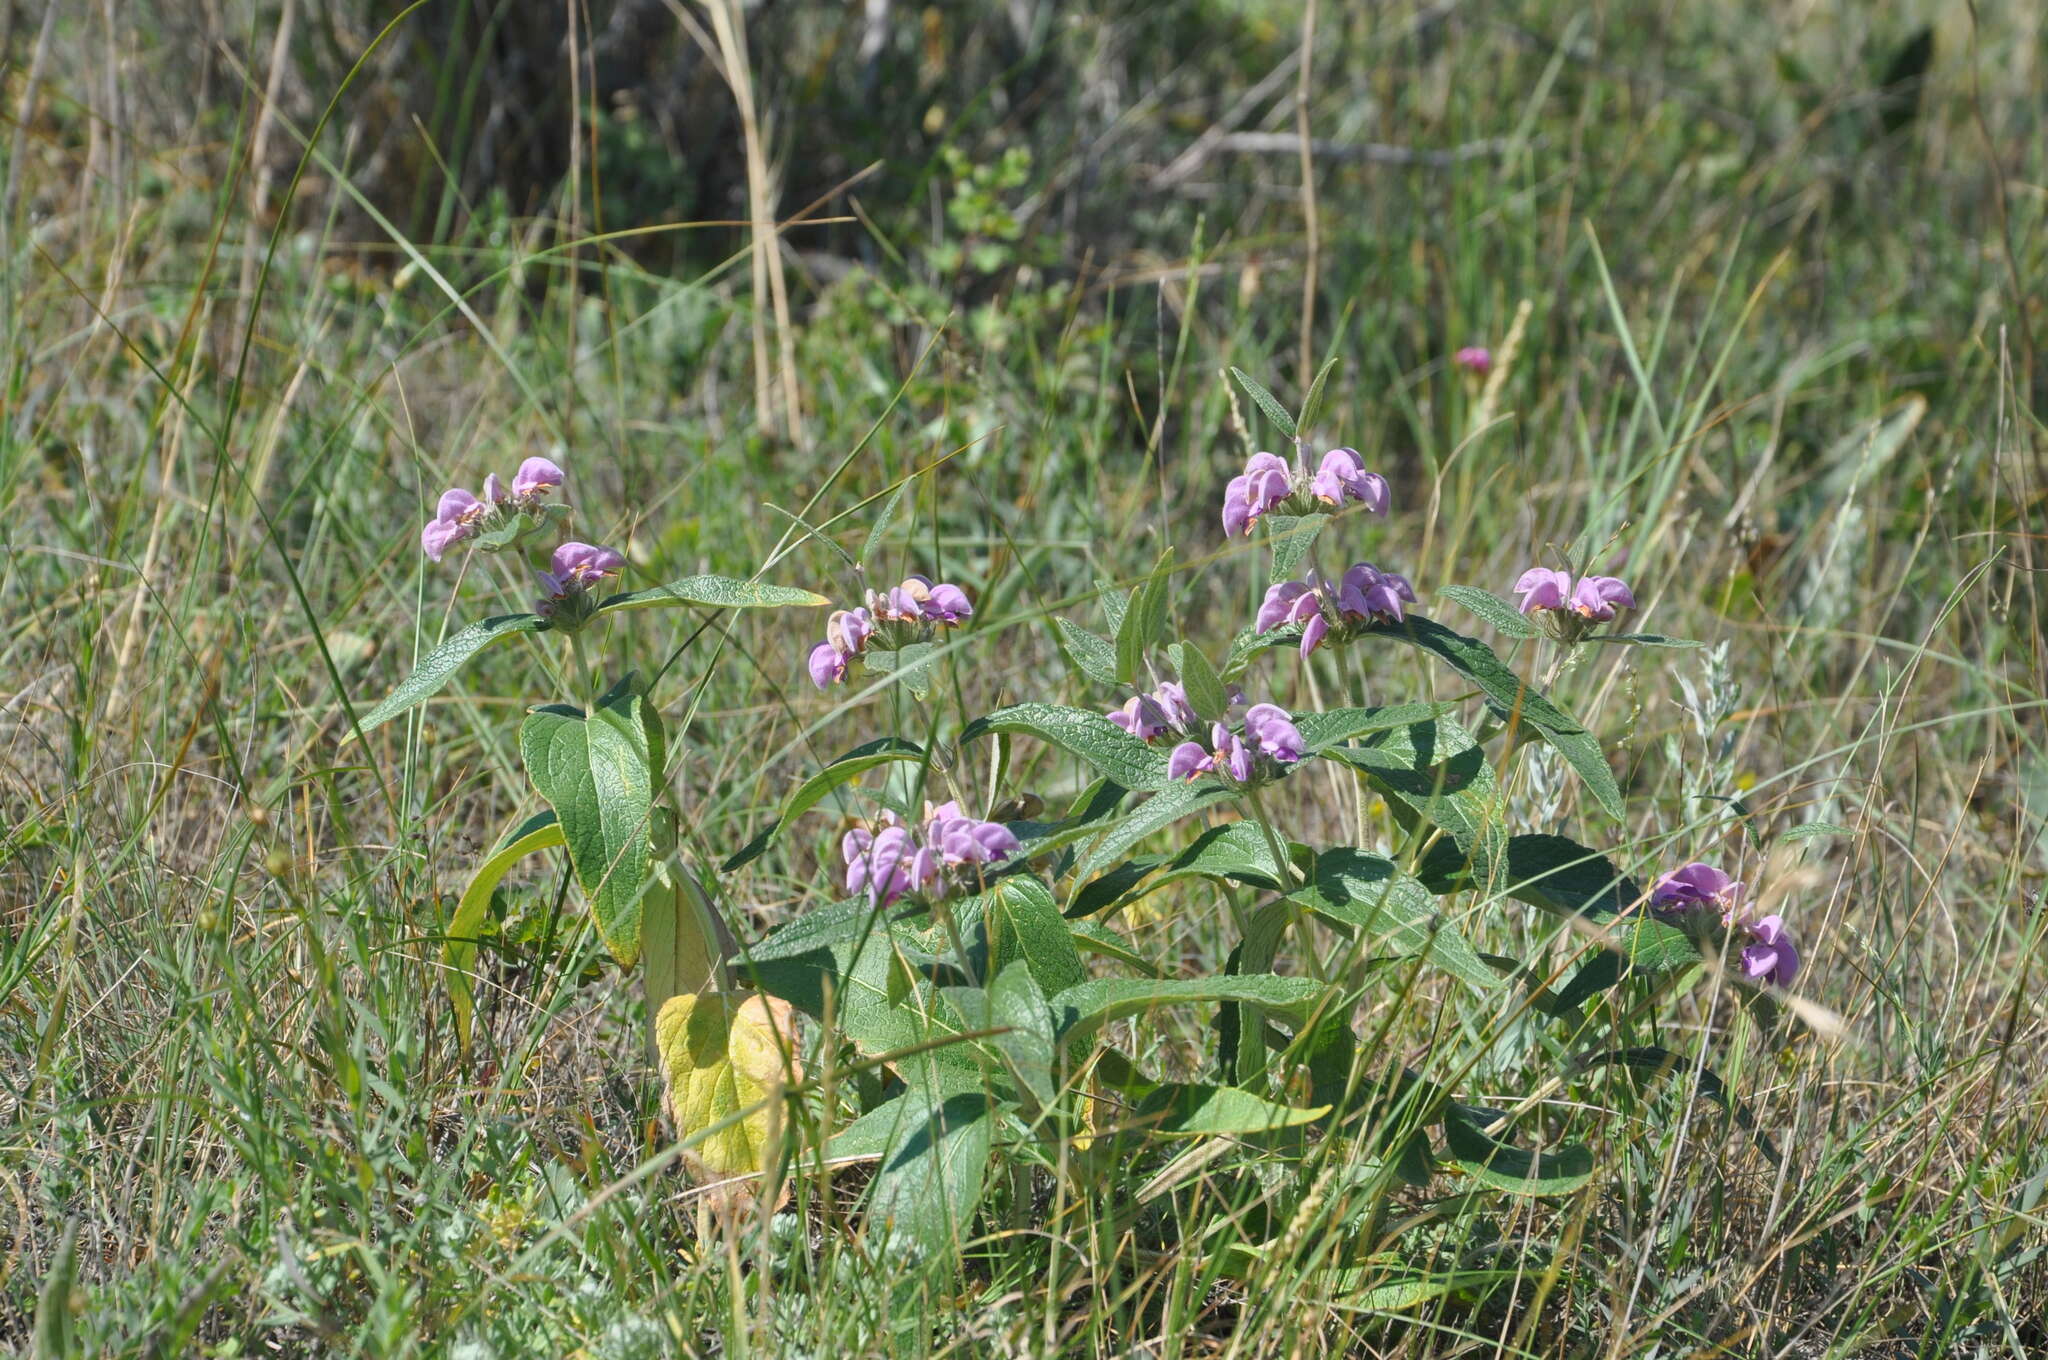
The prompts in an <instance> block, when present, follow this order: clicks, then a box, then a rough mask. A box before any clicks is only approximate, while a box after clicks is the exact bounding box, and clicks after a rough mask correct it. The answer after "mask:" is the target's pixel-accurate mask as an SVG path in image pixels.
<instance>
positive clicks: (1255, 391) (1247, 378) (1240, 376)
mask: <svg viewBox="0 0 2048 1360" xmlns="http://www.w3.org/2000/svg"><path fill="white" fill-rule="evenodd" d="M1230 376H1231V377H1233V378H1235V379H1237V384H1238V386H1240V387H1242V388H1243V389H1244V390H1245V391H1246V392H1249V393H1250V394H1251V398H1252V400H1253V401H1255V402H1257V403H1258V407H1259V409H1260V410H1261V411H1264V412H1265V413H1266V419H1268V420H1270V421H1272V422H1273V423H1274V424H1275V425H1278V426H1279V427H1280V433H1282V434H1284V435H1286V436H1287V437H1288V438H1289V439H1292V438H1293V437H1294V436H1295V434H1296V432H1297V430H1298V428H1299V427H1298V426H1296V425H1295V423H1294V417H1293V416H1291V415H1288V414H1287V408H1286V407H1285V406H1282V405H1281V404H1280V401H1279V398H1277V397H1275V396H1274V395H1273V394H1272V393H1271V392H1268V391H1267V390H1266V389H1265V386H1264V385H1263V384H1261V383H1260V382H1259V380H1258V379H1257V378H1254V377H1253V376H1252V375H1251V374H1249V373H1247V372H1245V371H1244V370H1243V369H1241V368H1232V369H1231V370H1230Z"/></svg>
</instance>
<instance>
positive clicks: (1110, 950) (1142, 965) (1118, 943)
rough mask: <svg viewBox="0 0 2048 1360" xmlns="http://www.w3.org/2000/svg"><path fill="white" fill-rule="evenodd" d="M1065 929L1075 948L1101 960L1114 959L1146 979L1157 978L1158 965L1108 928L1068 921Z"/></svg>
mask: <svg viewBox="0 0 2048 1360" xmlns="http://www.w3.org/2000/svg"><path fill="white" fill-rule="evenodd" d="M1067 929H1068V931H1070V932H1071V933H1072V934H1073V937H1074V947H1075V948H1077V949H1080V950H1084V951H1086V952H1087V953H1090V954H1095V955H1098V956H1099V957H1101V958H1105V959H1115V960H1116V961H1117V962H1118V963H1121V964H1123V965H1124V966H1125V967H1126V968H1135V969H1137V970H1138V971H1139V972H1140V973H1143V974H1145V976H1147V977H1158V976H1159V965H1158V964H1156V963H1154V962H1152V960H1150V959H1148V958H1146V957H1145V956H1144V955H1143V954H1140V953H1139V952H1138V951H1137V950H1136V949H1133V948H1132V947H1131V945H1130V942H1129V941H1127V940H1125V939H1124V937H1123V936H1121V935H1119V934H1117V933H1116V931H1114V930H1112V929H1111V928H1110V927H1108V926H1105V925H1101V924H1099V923H1097V922H1095V921H1068V922H1067Z"/></svg>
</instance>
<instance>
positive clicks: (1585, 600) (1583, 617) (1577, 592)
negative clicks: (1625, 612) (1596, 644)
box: [1515, 567, 1636, 647]
mask: <svg viewBox="0 0 2048 1360" xmlns="http://www.w3.org/2000/svg"><path fill="white" fill-rule="evenodd" d="M1515 593H1516V594H1518V595H1520V596H1521V597H1522V612H1523V613H1524V614H1531V615H1533V616H1534V617H1535V619H1536V623H1537V625H1538V626H1539V627H1541V628H1542V629H1543V631H1544V632H1546V633H1548V634H1550V636H1551V637H1553V638H1555V639H1556V640H1557V641H1558V642H1561V643H1563V644H1564V645H1565V646H1567V647H1569V646H1572V645H1573V644H1575V643H1577V642H1578V640H1579V639H1580V638H1582V637H1584V636H1585V635H1586V634H1587V633H1588V632H1590V631H1591V630H1592V627H1593V625H1594V624H1596V623H1606V622H1608V621H1609V620H1610V619H1612V618H1613V617H1614V616H1615V614H1616V613H1617V612H1618V611H1619V610H1622V609H1634V608H1635V607H1636V597H1635V595H1634V593H1633V592H1631V591H1630V590H1629V588H1628V586H1627V585H1626V584H1625V583H1624V582H1622V581H1621V580H1620V579H1619V578H1618V577H1613V576H1582V577H1580V578H1579V580H1578V582H1577V584H1574V583H1573V581H1572V577H1571V573H1569V572H1563V571H1557V570H1555V569H1553V568H1550V567H1531V568H1529V569H1528V570H1527V571H1525V572H1523V573H1522V574H1521V576H1520V578H1518V579H1517V580H1516V581H1515Z"/></svg>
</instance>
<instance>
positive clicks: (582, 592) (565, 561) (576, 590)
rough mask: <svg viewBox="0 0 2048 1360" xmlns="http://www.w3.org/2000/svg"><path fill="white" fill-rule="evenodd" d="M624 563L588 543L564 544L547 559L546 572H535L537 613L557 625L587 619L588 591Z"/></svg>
mask: <svg viewBox="0 0 2048 1360" xmlns="http://www.w3.org/2000/svg"><path fill="white" fill-rule="evenodd" d="M625 567H626V559H625V558H624V557H623V556H622V555H620V554H619V553H618V552H617V551H616V550H615V549H612V548H599V547H596V546H594V545H592V544H589V543H573V542H572V543H564V544H561V545H560V546H559V547H557V548H556V549H555V551H554V555H553V556H552V557H550V558H549V559H548V569H547V570H546V571H537V572H535V573H534V575H535V576H537V577H539V578H540V587H541V589H542V590H543V591H545V592H546V594H544V595H542V596H541V599H540V604H539V605H538V606H537V607H536V608H537V611H538V612H539V613H541V614H544V615H546V616H547V617H548V618H551V619H553V620H554V621H555V622H556V623H557V624H568V625H570V626H574V625H575V624H578V623H581V622H582V621H583V620H584V619H586V618H588V617H590V613H591V605H590V593H589V592H590V588H591V587H592V586H594V585H596V584H597V583H598V582H599V581H603V580H606V579H608V578H611V577H615V576H617V575H618V574H619V573H620V572H622V571H624V570H625Z"/></svg>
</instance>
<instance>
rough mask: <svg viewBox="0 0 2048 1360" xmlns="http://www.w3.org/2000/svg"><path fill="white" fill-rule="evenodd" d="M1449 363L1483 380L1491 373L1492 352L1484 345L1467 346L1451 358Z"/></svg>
mask: <svg viewBox="0 0 2048 1360" xmlns="http://www.w3.org/2000/svg"><path fill="white" fill-rule="evenodd" d="M1451 362H1452V363H1454V364H1456V365H1457V366H1458V367H1459V368H1462V369H1464V370H1465V371H1466V372H1467V373H1471V374H1475V375H1477V376H1479V377H1481V378H1483V377H1485V376H1486V375H1487V374H1489V373H1491V372H1492V371H1493V351H1492V350H1490V349H1488V348H1487V347H1486V346H1484V345H1467V346H1465V347H1464V348H1463V349H1461V350H1459V351H1458V352H1457V353H1456V354H1453V355H1452V356H1451Z"/></svg>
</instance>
